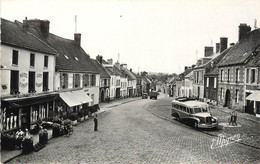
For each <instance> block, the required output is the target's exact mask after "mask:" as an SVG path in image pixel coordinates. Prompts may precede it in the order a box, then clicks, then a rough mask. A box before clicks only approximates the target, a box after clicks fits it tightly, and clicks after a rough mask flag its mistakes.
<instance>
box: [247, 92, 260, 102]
mask: <svg viewBox="0 0 260 164" xmlns="http://www.w3.org/2000/svg"><path fill="white" fill-rule="evenodd" d="M246 100H251V101H260V91H254V92H253V93H251V94H250V95H249V96H247V97H246Z"/></svg>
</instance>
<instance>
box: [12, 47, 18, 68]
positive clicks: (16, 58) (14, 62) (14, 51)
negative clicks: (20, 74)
mask: <svg viewBox="0 0 260 164" xmlns="http://www.w3.org/2000/svg"><path fill="white" fill-rule="evenodd" d="M12 64H13V65H18V51H16V50H13V60H12Z"/></svg>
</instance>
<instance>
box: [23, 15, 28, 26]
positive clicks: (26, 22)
mask: <svg viewBox="0 0 260 164" xmlns="http://www.w3.org/2000/svg"><path fill="white" fill-rule="evenodd" d="M23 27H24V28H26V27H29V24H28V20H27V17H25V20H23Z"/></svg>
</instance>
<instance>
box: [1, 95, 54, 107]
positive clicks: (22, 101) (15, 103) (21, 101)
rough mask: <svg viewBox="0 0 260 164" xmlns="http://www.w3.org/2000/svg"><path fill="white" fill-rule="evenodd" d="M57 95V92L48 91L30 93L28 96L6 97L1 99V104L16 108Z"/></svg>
mask: <svg viewBox="0 0 260 164" xmlns="http://www.w3.org/2000/svg"><path fill="white" fill-rule="evenodd" d="M57 97H58V94H57V93H48V94H44V95H32V96H28V97H15V98H6V99H2V100H1V101H2V103H3V104H5V105H8V106H9V108H18V107H23V106H30V105H35V104H40V103H45V102H49V101H53V100H55V99H56V98H57Z"/></svg>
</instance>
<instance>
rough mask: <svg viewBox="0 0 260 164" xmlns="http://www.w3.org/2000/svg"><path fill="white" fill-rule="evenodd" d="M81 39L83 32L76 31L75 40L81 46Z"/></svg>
mask: <svg viewBox="0 0 260 164" xmlns="http://www.w3.org/2000/svg"><path fill="white" fill-rule="evenodd" d="M80 40H81V34H80V33H75V34H74V41H75V42H76V43H78V45H79V46H80Z"/></svg>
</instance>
